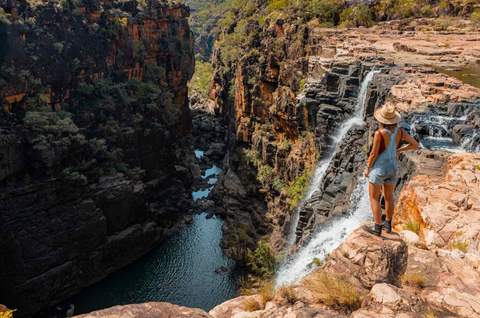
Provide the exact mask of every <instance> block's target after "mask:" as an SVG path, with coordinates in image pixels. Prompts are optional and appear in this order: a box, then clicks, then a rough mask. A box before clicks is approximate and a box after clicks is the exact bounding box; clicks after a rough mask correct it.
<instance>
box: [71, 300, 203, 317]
mask: <svg viewBox="0 0 480 318" xmlns="http://www.w3.org/2000/svg"><path fill="white" fill-rule="evenodd" d="M75 317H78V318H95V317H117V318H140V317H142V318H148V317H151V318H154V317H156V318H167V317H178V318H209V317H211V316H209V315H208V314H207V313H206V312H204V311H203V310H201V309H192V308H186V307H181V306H176V305H172V304H168V303H145V304H139V305H127V306H116V307H112V308H108V309H104V310H99V311H95V312H92V313H89V314H85V315H80V316H75Z"/></svg>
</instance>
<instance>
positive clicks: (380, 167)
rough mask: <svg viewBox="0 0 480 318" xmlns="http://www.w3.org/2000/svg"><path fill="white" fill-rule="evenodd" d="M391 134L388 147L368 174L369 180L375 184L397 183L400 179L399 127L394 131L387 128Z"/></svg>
mask: <svg viewBox="0 0 480 318" xmlns="http://www.w3.org/2000/svg"><path fill="white" fill-rule="evenodd" d="M385 130H386V131H387V132H388V134H389V135H390V142H389V143H388V147H386V149H385V150H384V151H383V152H382V153H381V154H380V155H379V156H378V158H377V160H375V163H374V164H373V167H372V170H371V171H370V173H369V174H368V181H369V182H370V183H374V184H385V183H388V184H396V183H397V179H398V176H397V174H398V160H397V143H396V142H395V141H396V140H397V134H398V127H396V128H395V130H394V131H393V133H391V132H390V130H388V129H385Z"/></svg>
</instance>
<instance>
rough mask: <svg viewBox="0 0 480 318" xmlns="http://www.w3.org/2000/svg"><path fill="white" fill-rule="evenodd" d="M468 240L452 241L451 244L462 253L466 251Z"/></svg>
mask: <svg viewBox="0 0 480 318" xmlns="http://www.w3.org/2000/svg"><path fill="white" fill-rule="evenodd" d="M468 246H469V244H468V242H467V241H454V242H453V243H452V244H451V247H452V249H457V250H459V251H462V252H464V253H466V252H468Z"/></svg>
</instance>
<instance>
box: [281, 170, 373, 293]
mask: <svg viewBox="0 0 480 318" xmlns="http://www.w3.org/2000/svg"><path fill="white" fill-rule="evenodd" d="M367 186H368V182H367V179H366V178H364V177H362V178H360V179H359V182H358V184H357V186H356V188H355V190H354V191H353V192H352V195H351V197H350V209H349V211H348V213H347V215H345V216H342V217H337V218H333V219H331V220H330V221H329V222H328V223H326V224H324V225H322V227H321V228H320V229H318V230H317V231H316V232H315V233H314V234H313V237H312V239H311V240H310V241H309V242H308V244H307V245H305V246H304V247H302V248H301V249H300V251H299V252H298V253H297V254H296V255H295V257H294V258H293V259H291V260H290V261H289V262H287V263H286V264H284V265H283V266H282V267H281V268H280V270H279V271H278V273H277V277H276V280H275V284H276V286H282V285H285V284H291V283H294V282H296V281H298V280H300V279H301V278H303V277H305V276H306V275H307V274H309V273H310V272H311V271H313V270H314V269H315V267H316V266H315V265H314V264H313V261H314V259H319V260H321V261H323V260H324V259H325V257H326V256H327V255H328V254H330V253H331V252H332V251H333V250H334V249H336V248H337V247H338V246H339V245H340V244H341V243H342V241H343V240H344V239H345V237H347V236H348V235H349V234H350V233H352V232H353V231H354V230H355V229H356V228H357V227H358V225H359V224H361V223H363V222H365V221H367V220H368V219H369V218H370V207H369V204H370V202H369V198H368V188H367Z"/></svg>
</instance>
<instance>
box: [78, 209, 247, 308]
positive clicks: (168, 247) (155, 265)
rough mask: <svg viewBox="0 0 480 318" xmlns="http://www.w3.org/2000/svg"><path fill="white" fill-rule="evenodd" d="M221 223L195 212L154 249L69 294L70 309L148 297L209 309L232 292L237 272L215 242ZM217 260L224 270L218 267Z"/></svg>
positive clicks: (219, 233)
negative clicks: (112, 272) (187, 224)
mask: <svg viewBox="0 0 480 318" xmlns="http://www.w3.org/2000/svg"><path fill="white" fill-rule="evenodd" d="M222 223H223V222H222V220H220V219H218V218H210V219H207V217H206V214H201V215H195V216H194V217H193V223H192V224H190V225H189V226H187V227H185V228H184V229H183V230H181V231H180V233H178V234H176V235H173V236H172V237H170V238H168V239H167V240H166V241H164V242H163V243H162V244H161V245H160V246H159V247H158V248H156V249H155V250H154V251H152V252H151V253H149V254H148V255H146V256H145V257H143V258H141V259H140V260H138V261H137V262H135V263H133V264H132V265H129V266H128V267H126V268H124V269H122V270H120V271H117V272H115V273H114V274H112V275H110V276H109V277H107V278H106V279H104V280H103V281H101V282H99V283H97V284H95V285H93V286H92V287H89V288H87V289H85V290H84V291H82V292H81V293H80V294H78V295H77V296H75V297H74V298H72V299H70V300H69V303H73V304H74V305H75V314H80V313H86V312H90V311H93V310H98V309H101V308H107V307H111V306H114V305H121V304H131V303H142V302H147V301H166V302H171V303H175V304H180V305H184V306H189V307H197V308H202V309H205V310H209V309H211V308H213V307H214V306H215V305H217V304H219V303H221V302H223V301H225V300H227V299H230V298H232V297H235V296H236V294H237V292H236V291H237V287H238V286H237V281H238V275H237V274H236V272H235V271H234V265H235V264H234V262H233V261H232V260H230V259H228V258H227V257H225V256H224V254H223V251H222V249H221V248H220V245H219V243H220V239H221V233H222ZM221 266H224V267H225V268H226V270H227V271H226V272H222V271H219V270H218V269H219V268H220V267H221ZM216 270H217V271H218V272H219V273H216Z"/></svg>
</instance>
